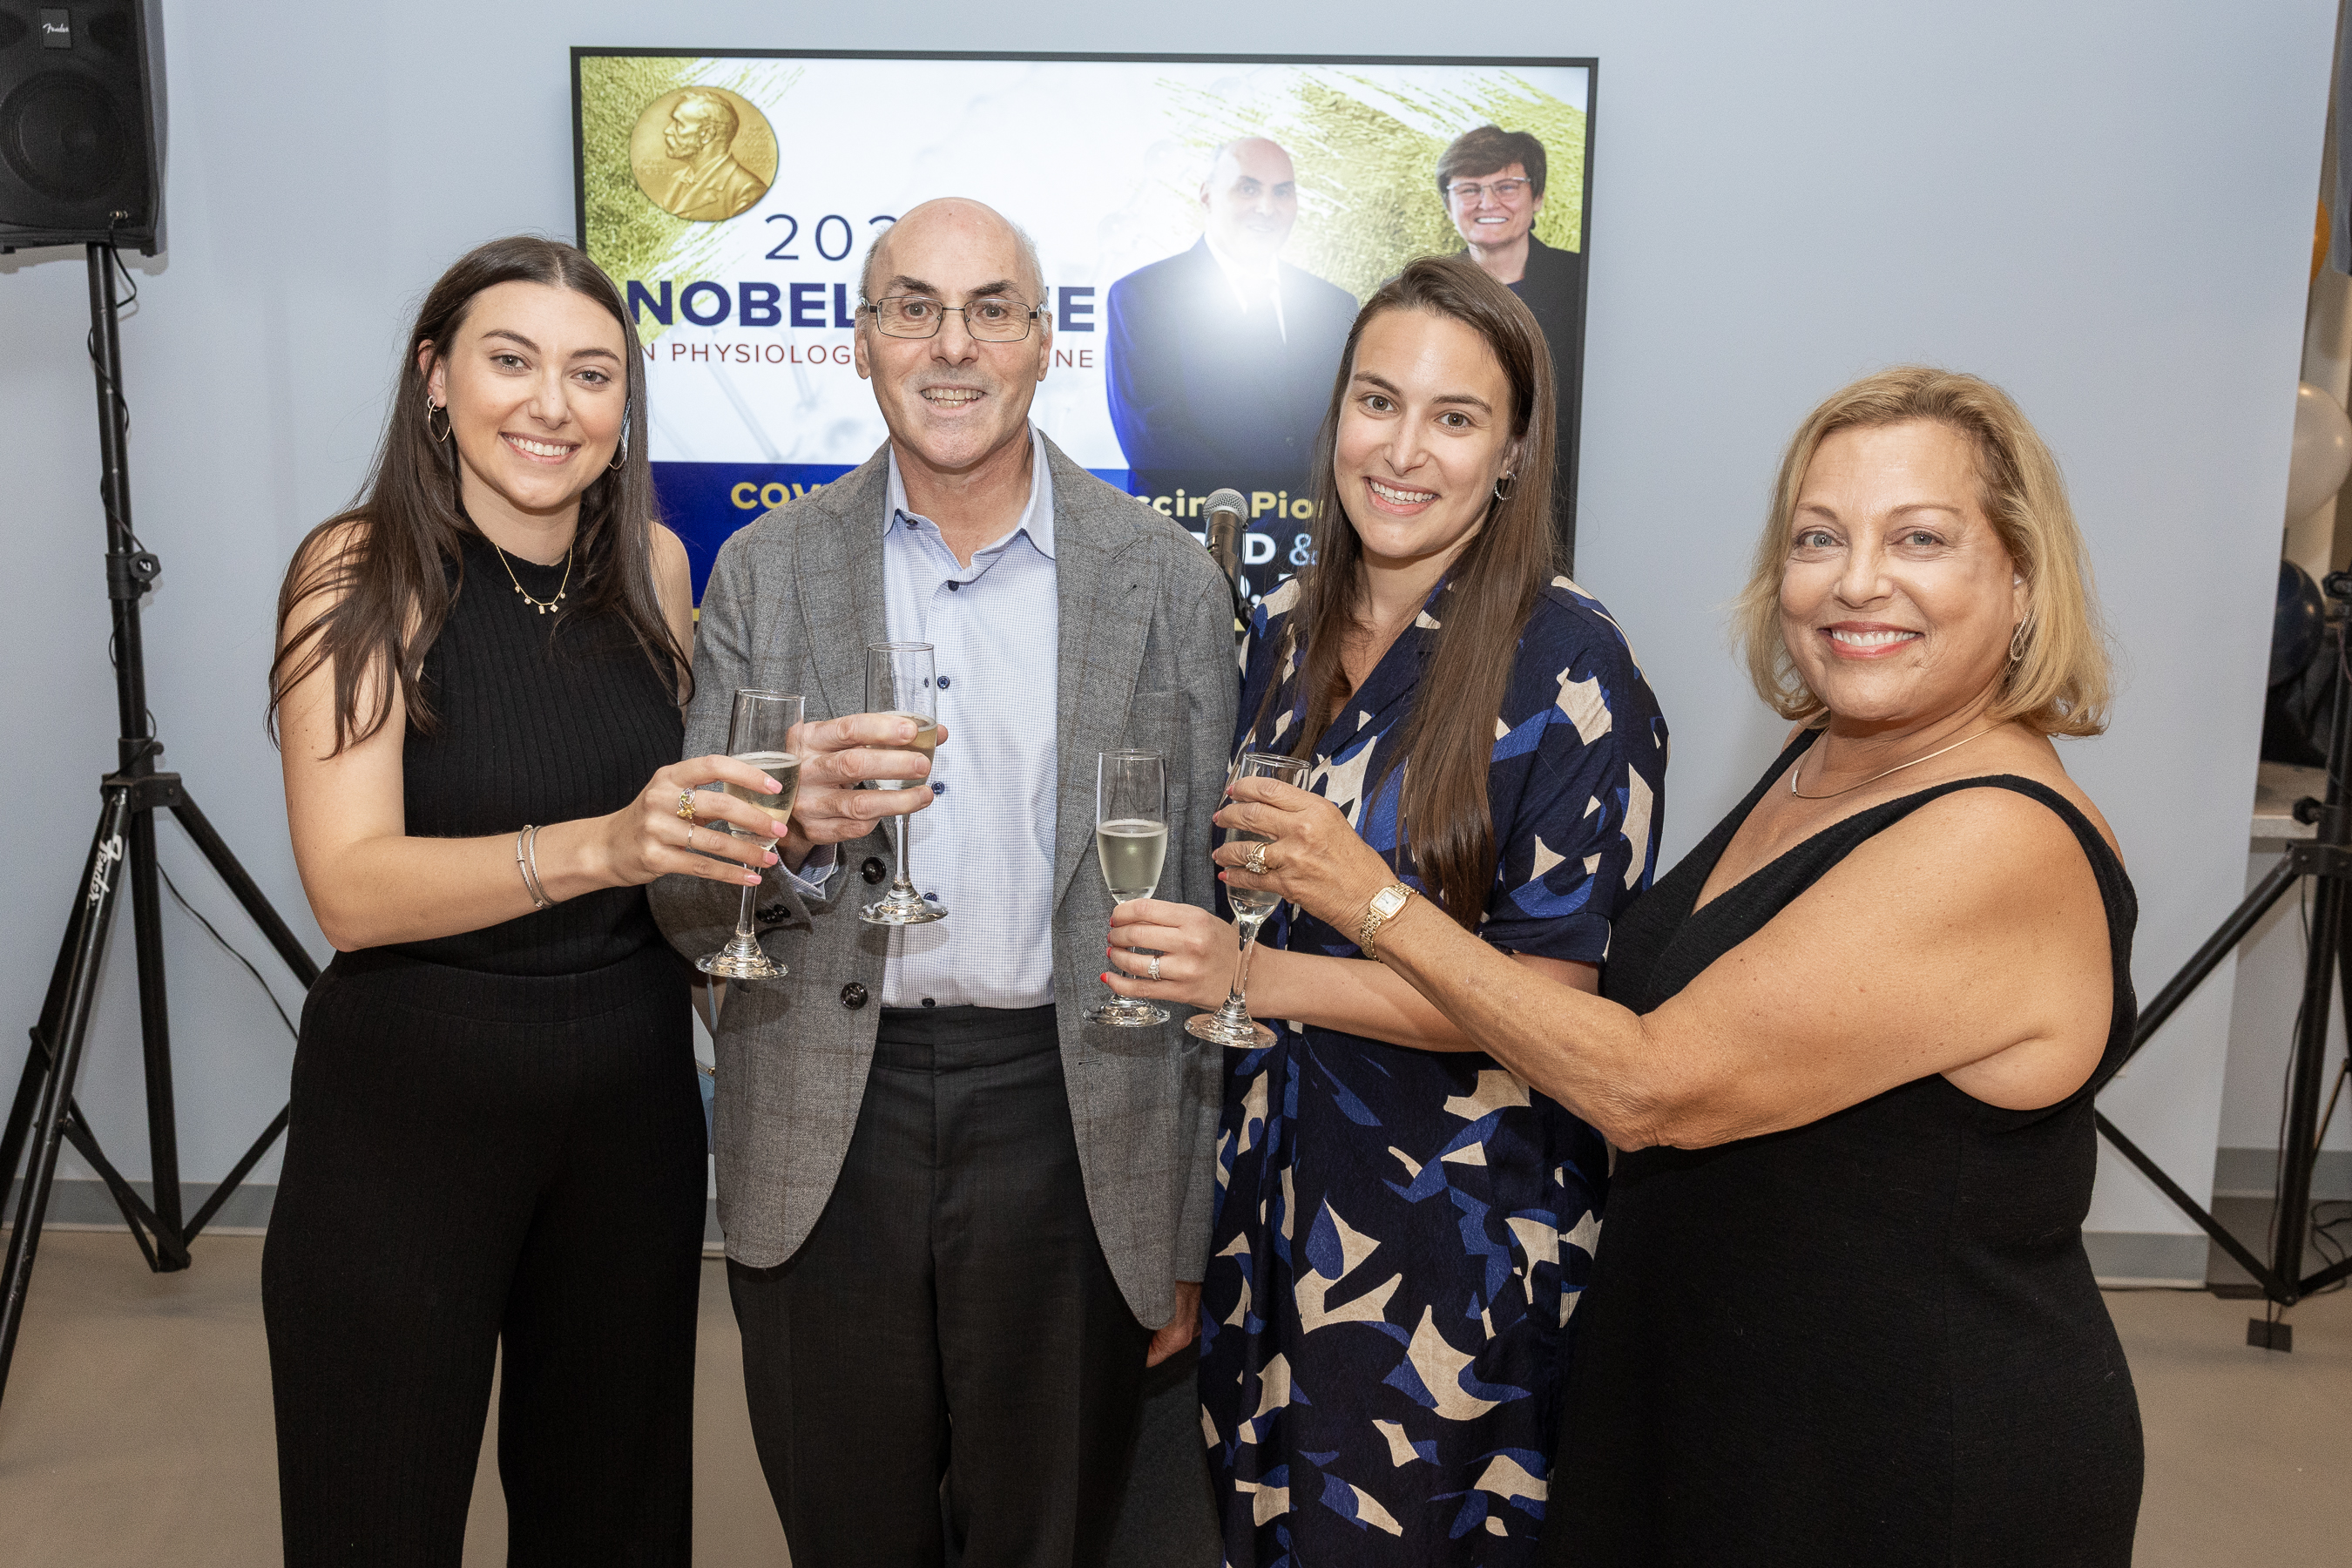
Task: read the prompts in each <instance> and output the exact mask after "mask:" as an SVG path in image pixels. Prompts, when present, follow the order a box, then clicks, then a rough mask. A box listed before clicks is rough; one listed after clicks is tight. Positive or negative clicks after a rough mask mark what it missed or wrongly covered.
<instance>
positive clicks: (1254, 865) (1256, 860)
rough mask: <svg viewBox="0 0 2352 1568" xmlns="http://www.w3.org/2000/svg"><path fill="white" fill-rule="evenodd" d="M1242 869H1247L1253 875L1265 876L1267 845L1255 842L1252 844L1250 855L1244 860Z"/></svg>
mask: <svg viewBox="0 0 2352 1568" xmlns="http://www.w3.org/2000/svg"><path fill="white" fill-rule="evenodd" d="M1242 869H1243V870H1244V871H1247V872H1248V873H1249V874H1250V875H1251V876H1253V877H1263V876H1265V845H1263V844H1253V845H1251V846H1250V852H1249V855H1248V856H1247V858H1244V860H1243V861H1242Z"/></svg>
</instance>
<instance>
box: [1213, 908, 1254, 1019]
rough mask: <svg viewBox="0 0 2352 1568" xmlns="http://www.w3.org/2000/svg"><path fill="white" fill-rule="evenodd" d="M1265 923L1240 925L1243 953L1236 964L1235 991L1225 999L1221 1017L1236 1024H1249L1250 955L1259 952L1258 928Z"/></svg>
mask: <svg viewBox="0 0 2352 1568" xmlns="http://www.w3.org/2000/svg"><path fill="white" fill-rule="evenodd" d="M1264 924H1265V921H1262V920H1257V921H1247V922H1245V923H1240V924H1239V929H1240V931H1241V937H1242V951H1241V954H1240V956H1239V957H1238V958H1236V959H1235V960H1234V988H1233V991H1232V993H1231V994H1228V995H1227V996H1226V997H1225V1005H1224V1010H1223V1013H1222V1014H1221V1015H1220V1016H1222V1017H1223V1018H1225V1019H1227V1020H1228V1021H1230V1022H1233V1023H1236V1024H1246V1023H1248V1022H1249V1016H1250V1012H1249V966H1250V954H1252V953H1254V952H1256V951H1257V931H1258V927H1260V926H1261V925H1264Z"/></svg>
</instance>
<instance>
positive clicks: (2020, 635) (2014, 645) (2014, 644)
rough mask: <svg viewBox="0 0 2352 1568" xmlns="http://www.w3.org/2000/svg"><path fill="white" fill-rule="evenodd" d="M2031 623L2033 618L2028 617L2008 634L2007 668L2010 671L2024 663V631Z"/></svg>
mask: <svg viewBox="0 0 2352 1568" xmlns="http://www.w3.org/2000/svg"><path fill="white" fill-rule="evenodd" d="M2032 622H2033V617H2032V616H2027V617H2026V618H2025V619H2024V620H2021V621H2020V622H2018V623H2017V629H2016V630H2015V631H2013V632H2011V633H2010V634H2009V667H2010V668H2011V669H2015V668H2017V667H2018V666H2019V665H2021V664H2022V663H2024V662H2025V629H2026V627H2027V626H2031V625H2032Z"/></svg>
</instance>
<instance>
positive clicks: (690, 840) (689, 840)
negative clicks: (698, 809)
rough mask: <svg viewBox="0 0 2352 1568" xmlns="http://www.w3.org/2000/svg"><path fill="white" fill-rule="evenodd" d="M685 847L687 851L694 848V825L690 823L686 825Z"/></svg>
mask: <svg viewBox="0 0 2352 1568" xmlns="http://www.w3.org/2000/svg"><path fill="white" fill-rule="evenodd" d="M686 847H688V849H691V848H693V847H694V824H692V823H691V822H689V823H688V824H687V825H686Z"/></svg>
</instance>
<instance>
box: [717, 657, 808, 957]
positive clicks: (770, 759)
mask: <svg viewBox="0 0 2352 1568" xmlns="http://www.w3.org/2000/svg"><path fill="white" fill-rule="evenodd" d="M801 708H802V700H801V698H800V696H799V694H798V693H795V692H785V691H761V690H757V689H753V688H751V687H748V686H747V687H739V688H737V689H736V691H735V709H734V711H733V712H732V713H731V714H730V715H729V717H728V720H727V754H728V755H729V756H730V757H732V758H734V759H735V760H736V761H737V762H739V763H750V764H751V766H753V767H755V768H757V769H759V770H760V771H761V773H765V774H767V775H768V776H769V777H770V778H772V779H773V780H775V781H776V782H777V783H778V784H782V786H783V787H782V789H780V790H778V791H777V792H776V793H775V794H773V795H762V794H761V793H760V792H759V791H758V790H755V789H752V788H751V787H749V786H747V785H744V784H729V785H727V786H726V788H727V793H728V794H729V795H733V796H734V797H735V798H736V799H737V800H740V801H745V802H748V803H749V804H751V805H756V806H758V807H759V808H760V809H761V810H762V811H764V812H766V813H767V814H768V815H769V816H771V817H773V818H774V819H775V820H776V821H778V822H784V821H788V820H789V819H790V818H791V816H792V815H793V801H794V800H796V799H798V798H799V796H800V793H801V760H800V758H799V757H797V756H795V755H794V754H793V750H792V736H793V731H794V730H795V729H797V728H799V727H800V721H801ZM724 826H726V828H727V831H728V832H729V833H730V834H733V835H734V836H736V837H739V838H751V839H752V840H753V841H754V842H756V843H757V844H758V845H759V846H760V855H759V856H756V857H754V860H755V861H756V860H757V859H759V858H762V857H764V856H765V855H766V854H767V852H768V851H769V850H771V849H773V848H774V847H776V841H775V840H774V839H773V838H771V837H762V836H757V835H754V834H752V833H750V832H748V831H746V830H745V829H743V828H740V827H738V826H735V825H734V824H733V823H731V822H730V823H727V824H725V825H724ZM758 891H759V889H758V888H757V887H756V886H746V887H745V888H744V889H743V904H742V908H741V909H740V910H738V911H737V912H736V916H735V934H734V935H733V936H732V937H730V939H729V940H728V942H727V945H726V946H725V947H722V948H720V949H719V951H718V952H712V953H705V954H704V955H703V956H702V957H700V958H698V959H697V960H696V961H695V964H694V966H695V967H696V968H697V969H699V970H700V971H702V973H705V974H715V975H717V976H719V978H720V979H722V980H775V979H780V978H782V976H783V975H785V974H786V973H790V971H788V970H786V969H785V968H784V966H783V965H782V964H781V963H777V962H776V961H775V960H774V959H772V958H770V957H769V956H768V955H767V954H766V953H764V952H761V951H760V939H759V938H758V937H757V936H755V935H754V934H752V931H751V896H752V895H753V894H754V893H756V892H758Z"/></svg>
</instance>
